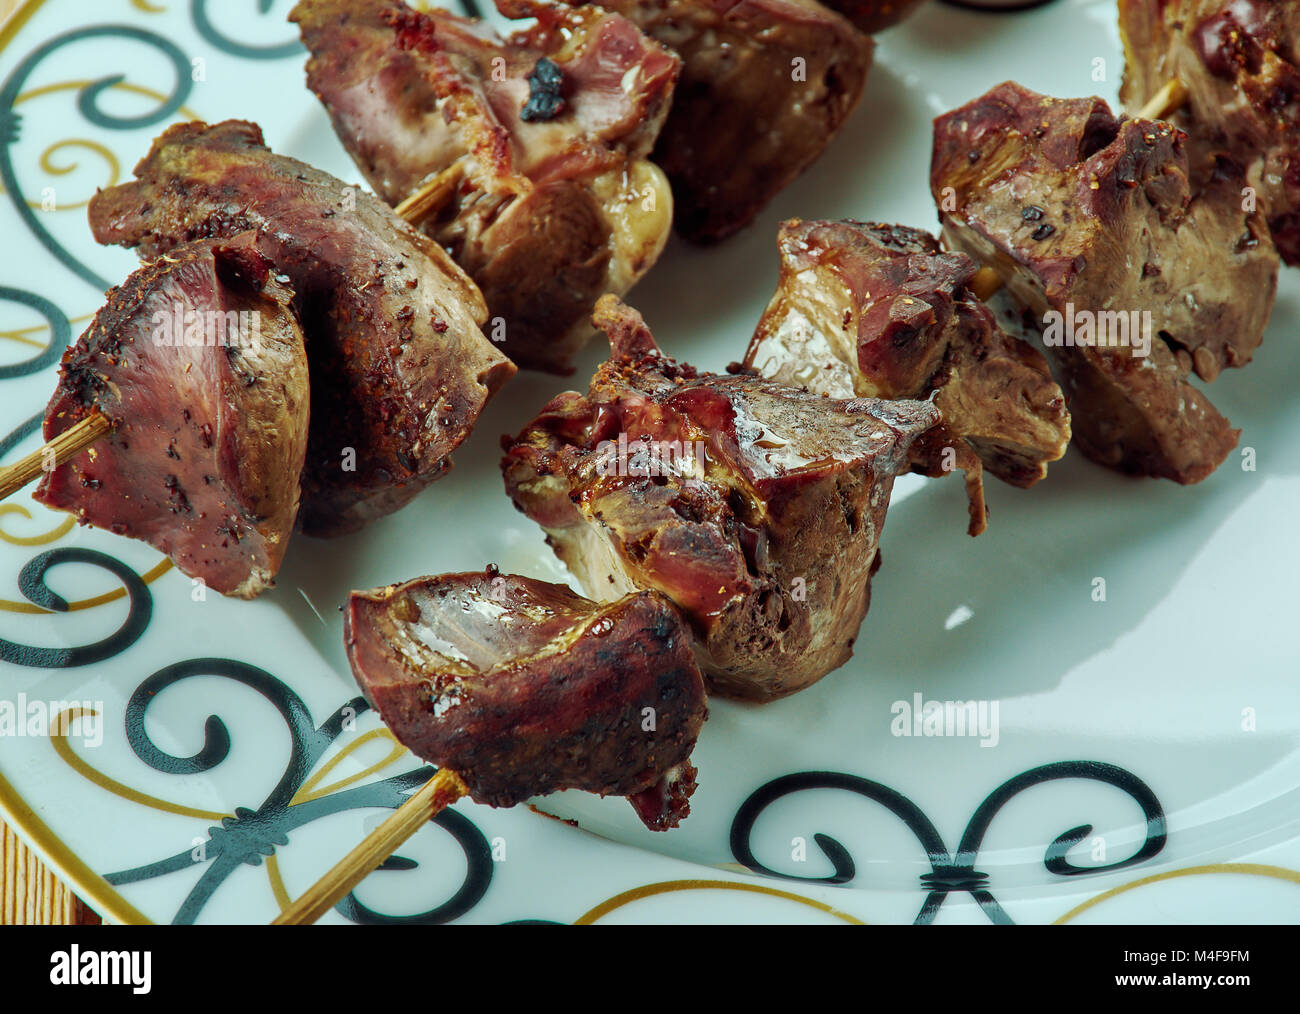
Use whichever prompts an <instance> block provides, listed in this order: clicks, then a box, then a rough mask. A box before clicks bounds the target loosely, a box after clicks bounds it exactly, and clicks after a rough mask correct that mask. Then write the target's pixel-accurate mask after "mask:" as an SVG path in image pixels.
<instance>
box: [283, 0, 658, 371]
mask: <svg viewBox="0 0 1300 1014" xmlns="http://www.w3.org/2000/svg"><path fill="white" fill-rule="evenodd" d="M501 7H502V9H503V10H505V11H506V13H507V14H509V15H511V16H517V17H530V16H536V17H538V18H539V19H540V20H539V22H538V24H537V25H536V26H535V27H533V28H531V29H529V30H528V31H526V32H520V33H518V34H515V35H512V36H511V37H510V38H509V39H506V40H504V41H503V40H502V39H500V38H498V37H497V36H496V35H495V34H494V33H492V32H491V31H490V30H487V29H485V28H484V27H483V26H482V25H480V24H478V23H477V22H474V21H469V20H466V19H464V18H459V17H456V16H454V15H452V14H448V13H446V12H444V11H438V10H434V11H431V12H430V13H428V14H423V13H418V12H416V11H414V10H412V9H411V8H409V7H407V6H406V5H405V4H403V3H401V2H399V0H301V2H300V3H299V4H298V6H297V7H295V8H294V11H293V14H292V15H291V17H292V18H293V19H294V20H295V21H297V22H298V24H299V26H300V28H301V30H302V37H303V42H304V43H305V44H306V46H307V48H308V49H309V50H310V51H311V54H312V57H311V60H310V61H309V62H308V64H307V83H308V85H309V86H310V87H311V89H312V90H313V91H314V92H315V93H316V94H317V96H318V97H319V98H320V100H321V102H323V103H324V105H325V108H326V109H328V110H329V113H330V116H331V118H332V119H333V121H334V129H335V131H336V132H337V134H338V136H339V138H340V140H342V142H343V145H344V147H346V148H347V149H348V151H349V152H350V153H351V155H352V157H353V158H354V159H355V160H356V163H357V165H358V166H359V167H360V168H361V171H362V172H363V173H364V174H365V176H366V178H367V179H368V180H369V181H370V183H371V185H372V186H374V188H375V192H376V193H377V194H378V195H379V196H380V197H381V198H383V199H384V200H386V201H388V202H389V203H390V204H398V203H400V202H401V201H403V200H404V199H406V198H407V197H409V196H411V195H412V194H413V193H415V192H416V191H417V190H418V189H419V188H420V185H421V184H422V183H423V182H424V181H425V180H426V178H428V177H429V176H431V175H433V174H435V173H438V172H441V171H443V170H446V169H449V168H450V167H452V166H453V165H456V166H459V167H460V169H461V170H463V171H462V173H461V179H460V182H459V185H458V186H457V187H456V189H455V191H454V193H453V194H452V195H451V198H450V199H449V200H448V201H447V203H446V205H445V207H443V208H442V209H441V211H440V212H439V213H437V214H435V215H433V216H431V217H430V218H429V219H428V220H427V221H426V222H425V225H424V228H425V229H426V231H427V232H428V233H429V234H430V235H431V236H433V237H434V238H435V239H436V240H437V241H438V242H439V243H441V244H442V245H443V246H444V247H446V248H447V249H448V250H450V251H451V253H452V256H453V257H455V259H456V261H457V263H459V264H460V265H461V266H462V267H463V268H464V269H465V270H466V271H468V272H469V274H470V275H471V276H472V277H473V278H474V280H475V281H476V282H477V283H478V284H479V286H480V288H481V289H482V290H483V296H484V298H485V299H486V301H487V305H488V312H489V314H490V315H491V316H492V317H493V318H494V319H495V320H494V326H493V327H492V328H491V329H490V332H489V333H490V334H491V335H492V337H493V338H494V340H495V339H497V338H501V339H503V343H502V345H501V348H502V349H503V350H504V351H505V352H506V354H507V355H509V356H510V358H511V359H512V360H514V362H515V363H517V364H518V365H520V366H525V367H530V368H534V369H541V370H548V371H551V372H558V373H567V372H570V369H571V368H570V361H571V360H572V358H573V356H574V355H575V354H576V353H577V352H578V350H579V349H581V347H582V346H583V345H584V344H586V342H587V341H588V339H589V338H590V337H591V335H592V334H593V333H594V332H593V331H592V329H591V311H592V307H593V306H594V305H595V303H596V299H597V298H598V297H599V296H600V295H601V294H602V293H605V292H614V293H617V294H620V295H621V294H623V293H625V292H627V290H628V289H630V288H631V287H632V286H633V285H634V284H635V283H636V281H637V280H638V279H640V278H641V276H642V275H644V274H645V272H646V271H648V270H649V269H650V267H651V265H653V264H654V262H655V261H656V260H657V259H658V257H659V254H660V252H661V251H662V250H663V247H664V244H665V243H666V242H667V239H668V233H669V230H670V227H671V222H672V196H671V192H670V190H669V188H668V182H667V180H666V179H665V178H664V176H663V173H661V172H660V171H659V169H658V168H657V167H655V166H654V165H652V164H651V163H649V162H648V161H646V155H647V153H648V152H649V151H650V148H651V146H652V145H653V144H654V141H655V137H656V136H657V135H658V133H659V128H660V126H661V125H662V124H663V120H664V117H665V116H666V115H667V112H668V104H669V100H670V97H671V95H672V91H673V85H674V83H675V82H676V80H677V74H678V70H679V67H680V62H679V61H678V59H677V57H676V56H674V55H673V54H672V53H670V52H669V51H668V50H666V49H665V48H664V47H662V46H660V45H658V44H657V43H655V42H652V41H651V40H649V39H647V38H646V37H645V36H644V35H642V34H641V32H640V31H638V30H637V28H636V26H635V25H633V24H632V23H631V22H630V21H628V20H627V19H625V18H622V17H619V16H617V15H611V14H607V13H605V12H604V11H603V10H600V9H598V8H591V9H581V10H575V9H572V8H569V7H565V6H555V5H550V4H538V3H532V2H529V0H512V2H510V3H502V4H501Z"/></svg>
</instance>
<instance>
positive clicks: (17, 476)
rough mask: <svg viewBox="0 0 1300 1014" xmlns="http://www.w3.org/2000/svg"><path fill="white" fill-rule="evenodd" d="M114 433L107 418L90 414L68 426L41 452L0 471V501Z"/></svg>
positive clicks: (37, 451)
mask: <svg viewBox="0 0 1300 1014" xmlns="http://www.w3.org/2000/svg"><path fill="white" fill-rule="evenodd" d="M112 429H113V424H112V423H111V422H109V421H108V417H107V416H105V415H102V414H101V413H99V412H91V413H90V415H88V416H86V418H84V419H82V420H80V421H79V422H78V423H76V424H75V425H73V426H69V427H68V428H67V429H66V430H64V431H63V432H62V433H60V434H59V435H58V436H57V437H55V438H54V439H53V440H51V441H50V442H49V443H48V444H46V445H45V446H43V447H42V448H40V450H36V451H32V453H31V454H29V455H27V457H25V458H23V459H22V461H19V462H18V463H17V464H14V465H10V466H9V467H8V468H4V469H0V500H3V499H5V498H6V497H9V496H12V495H13V494H14V493H17V492H18V491H19V490H20V489H22V488H23V487H24V486H26V485H27V484H28V483H29V482H31V481H32V480H34V479H37V478H39V477H40V476H41V474H42V473H44V472H49V471H53V470H54V469H56V468H58V467H59V466H60V465H64V464H66V463H67V462H69V461H71V460H72V459H73V458H75V457H76V456H77V455H78V454H80V453H81V452H82V451H84V450H85V449H86V448H87V447H89V446H90V445H91V444H93V443H94V442H95V441H96V440H99V439H100V438H101V437H104V436H107V435H108V434H109V432H111V431H112Z"/></svg>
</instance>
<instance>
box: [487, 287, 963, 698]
mask: <svg viewBox="0 0 1300 1014" xmlns="http://www.w3.org/2000/svg"><path fill="white" fill-rule="evenodd" d="M596 322H597V324H598V325H599V326H600V327H601V328H602V330H604V331H605V332H606V333H607V334H608V335H609V338H610V345H611V350H612V351H611V356H610V359H609V360H608V361H607V362H606V363H605V364H604V365H603V366H601V368H600V369H599V371H598V372H597V374H596V376H595V377H594V378H593V380H592V383H591V387H590V390H589V392H588V394H587V395H586V396H583V395H580V394H577V393H576V392H569V393H567V394H561V395H559V396H558V397H556V398H555V399H553V400H552V401H551V403H550V404H549V405H547V406H546V407H545V408H544V409H543V410H542V412H541V414H540V415H539V416H538V417H537V418H536V419H535V420H534V421H533V422H532V423H531V424H530V425H529V426H528V427H527V428H526V429H525V430H524V431H523V432H522V433H521V434H520V435H519V436H518V437H517V438H515V439H514V440H513V441H507V442H506V452H507V453H506V457H505V459H504V461H503V463H502V468H503V471H504V474H505V479H506V487H507V489H508V491H509V493H510V495H511V498H512V499H513V500H514V502H515V505H516V506H517V507H519V509H520V510H522V511H523V512H524V513H525V514H527V515H528V516H529V517H530V518H532V519H533V520H534V521H536V522H537V523H538V524H540V525H541V526H542V527H543V528H544V529H545V530H546V532H547V534H548V536H549V541H550V544H551V546H552V547H553V548H554V549H555V551H556V553H557V554H558V555H559V556H560V558H561V559H562V560H563V561H564V562H565V564H566V565H567V566H568V567H569V569H570V570H571V571H572V572H573V573H574V574H575V575H576V576H577V577H578V579H579V580H580V581H581V582H582V585H583V587H584V589H586V591H587V593H588V594H589V595H591V596H592V597H593V598H598V599H609V598H614V597H617V596H619V595H622V594H625V593H626V592H627V591H630V590H634V589H644V588H653V589H657V590H659V591H662V592H663V593H664V594H665V595H667V596H668V597H669V598H670V599H671V600H672V601H673V602H674V603H675V604H676V605H677V606H678V607H679V608H680V609H681V610H682V611H683V613H684V614H685V615H686V617H687V619H688V621H689V622H690V624H691V626H692V628H693V629H694V631H695V634H696V637H697V644H698V650H699V655H700V659H701V665H702V667H703V668H704V670H705V672H706V673H707V674H708V676H709V678H710V682H711V685H712V686H713V687H714V688H715V689H717V690H718V691H720V692H722V693H725V694H728V695H732V696H740V697H748V698H752V699H758V700H766V699H770V698H774V697H781V696H784V695H786V694H790V693H794V692H795V691H797V690H799V689H802V688H803V687H805V686H808V685H809V684H811V683H813V682H815V681H816V680H818V679H820V678H821V677H822V676H824V675H826V673H828V672H830V671H831V670H833V669H835V668H836V667H837V666H839V665H841V664H843V663H844V662H845V661H846V660H847V659H848V658H849V657H850V655H851V654H852V650H851V649H852V644H853V641H854V638H855V637H856V636H857V631H858V627H859V625H860V624H861V621H862V618H863V616H864V615H865V614H866V610H867V604H868V599H869V581H870V577H871V574H872V573H873V572H874V570H875V568H876V567H877V566H878V557H877V547H878V544H879V538H880V530H881V527H882V526H883V524H884V520H885V512H886V510H887V508H888V505H889V495H890V491H891V490H892V487H893V480H894V477H895V476H896V475H898V474H900V473H902V472H905V471H906V470H907V468H908V462H909V454H910V451H911V448H912V445H913V443H914V441H916V439H917V438H918V437H920V436H921V435H922V434H923V433H925V432H926V431H928V430H930V429H931V428H933V427H934V426H935V425H937V424H938V422H939V413H938V410H937V409H935V408H934V407H933V406H932V405H929V404H926V403H923V402H915V401H893V402H887V401H876V400H871V399H848V400H832V399H827V398H822V397H820V396H818V395H814V394H808V393H805V392H802V391H799V390H796V389H793V388H790V387H787V386H786V385H784V384H778V383H774V382H772V381H768V380H764V379H762V378H759V377H755V376H748V375H747V376H717V375H711V374H700V373H698V372H697V371H696V370H694V369H693V368H691V367H689V366H685V365H680V364H678V363H676V362H675V361H674V360H672V359H670V358H669V357H667V356H665V355H663V354H662V353H661V352H660V351H659V349H658V346H657V345H656V344H655V341H654V338H653V337H652V336H651V334H650V331H649V330H648V329H647V328H646V326H645V323H644V321H642V319H641V317H640V315H639V314H637V313H636V311H634V310H632V309H630V308H629V307H626V306H624V305H622V304H621V303H619V302H618V301H617V300H614V299H612V298H610V299H605V300H602V301H601V303H600V304H599V306H598V309H597V316H596Z"/></svg>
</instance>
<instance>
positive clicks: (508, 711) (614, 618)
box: [344, 568, 708, 831]
mask: <svg viewBox="0 0 1300 1014" xmlns="http://www.w3.org/2000/svg"><path fill="white" fill-rule="evenodd" d="M344 638H345V640H346V644H347V651H348V659H349V661H350V662H351V663H352V671H353V673H354V674H355V675H356V678H357V683H358V684H359V685H360V686H361V689H362V690H363V691H364V692H365V695H366V697H367V698H368V699H369V700H370V701H371V703H373V704H374V706H375V708H376V710H377V711H378V712H379V714H380V715H381V716H382V717H383V719H384V721H385V722H386V723H387V725H388V727H389V728H390V729H391V730H392V732H393V735H394V736H396V737H397V739H398V740H399V741H400V742H401V743H402V744H403V745H404V746H406V747H407V748H408V749H410V750H411V751H412V752H414V753H415V754H416V755H417V756H419V757H422V758H423V759H425V760H427V761H431V762H433V763H435V764H437V765H438V766H439V767H446V768H450V769H451V770H453V771H455V772H456V773H457V774H459V775H460V776H461V778H462V779H463V780H464V781H465V784H466V785H468V786H469V791H470V795H471V796H472V797H473V798H474V799H475V800H476V801H477V802H480V803H487V804H489V805H491V806H514V805H515V804H516V803H521V802H523V801H524V800H526V799H529V798H531V797H533V796H544V795H547V794H548V793H551V792H558V791H559V790H561V789H582V790H585V791H587V792H596V793H599V794H600V795H602V796H607V795H616V796H629V797H631V802H632V804H633V806H634V807H635V808H636V810H637V814H638V815H639V816H640V817H641V819H642V820H643V821H644V822H645V824H646V826H647V827H649V828H650V829H651V830H653V831H665V830H667V829H668V828H670V827H676V826H677V824H678V822H679V821H680V820H681V818H683V817H685V816H686V815H687V814H688V813H689V812H690V806H689V804H688V803H687V798H688V797H689V796H690V794H691V792H692V791H694V789H695V769H694V767H692V766H691V763H690V760H689V758H690V755H691V750H692V749H694V747H695V740H696V737H698V736H699V733H700V727H701V725H703V723H704V720H705V718H706V717H707V714H708V710H707V707H706V704H705V698H704V681H703V679H701V677H700V670H699V668H698V667H697V666H696V663H695V658H694V655H693V653H692V649H691V632H690V630H689V629H688V628H687V626H686V625H685V623H683V622H682V618H681V617H680V616H679V615H678V613H677V610H676V609H674V608H673V606H672V604H671V603H670V602H669V601H668V600H667V599H665V598H664V597H663V596H662V595H659V594H658V593H657V592H634V593H632V594H629V595H625V596H623V597H622V598H620V599H618V600H617V601H615V602H612V603H610V604H606V605H601V604H599V603H596V602H592V601H590V600H588V599H584V598H582V596H580V595H575V594H574V593H573V592H572V591H570V590H569V589H568V588H565V587H564V586H563V585H557V584H547V583H545V582H543V581H534V580H531V579H529V578H526V577H515V576H513V575H508V576H507V575H501V574H498V573H497V572H496V570H495V569H493V568H489V569H488V570H487V572H485V573H483V574H444V575H442V576H440V577H427V578H421V579H419V580H416V581H408V582H407V583H406V584H402V585H391V586H389V587H387V588H379V589H376V590H374V591H368V592H353V593H352V595H351V597H350V598H349V599H348V604H347V608H346V610H345V611H344Z"/></svg>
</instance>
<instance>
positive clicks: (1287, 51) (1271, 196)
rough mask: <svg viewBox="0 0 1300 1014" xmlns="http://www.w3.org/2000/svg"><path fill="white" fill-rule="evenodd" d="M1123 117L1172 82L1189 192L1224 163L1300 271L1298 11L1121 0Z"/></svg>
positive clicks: (1230, 3)
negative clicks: (1235, 171) (1184, 138)
mask: <svg viewBox="0 0 1300 1014" xmlns="http://www.w3.org/2000/svg"><path fill="white" fill-rule="evenodd" d="M1119 26H1120V33H1121V35H1122V36H1123V39H1124V55H1125V70H1124V86H1123V88H1122V89H1121V91H1120V97H1121V98H1122V99H1123V101H1124V103H1125V104H1126V105H1128V106H1129V107H1130V108H1134V107H1139V106H1142V105H1143V104H1145V103H1147V102H1149V101H1151V100H1152V99H1153V98H1154V97H1155V96H1157V95H1159V94H1160V93H1161V91H1162V90H1163V89H1164V88H1166V87H1167V86H1168V85H1169V83H1170V82H1177V85H1178V89H1179V93H1180V96H1181V98H1182V103H1181V107H1180V108H1179V109H1178V110H1176V111H1174V112H1171V113H1170V115H1169V117H1168V119H1169V121H1170V122H1171V123H1173V124H1174V125H1175V126H1178V127H1181V128H1182V129H1183V130H1185V131H1187V135H1188V142H1187V149H1188V156H1189V161H1190V172H1191V176H1192V185H1193V188H1194V189H1199V188H1200V186H1201V185H1203V183H1204V182H1205V181H1206V180H1207V179H1208V178H1212V177H1213V176H1214V174H1215V173H1216V171H1217V166H1218V162H1219V160H1220V159H1222V158H1227V159H1229V160H1231V161H1232V162H1233V163H1235V164H1236V165H1237V167H1238V168H1240V169H1241V170H1242V172H1243V173H1244V175H1245V178H1246V183H1247V184H1248V185H1249V186H1250V187H1251V188H1252V190H1253V192H1254V194H1255V195H1256V197H1257V198H1258V201H1259V203H1260V206H1261V207H1263V208H1264V210H1265V213H1266V214H1267V216H1268V224H1269V228H1270V229H1271V230H1272V234H1273V242H1274V243H1275V244H1276V246H1277V250H1278V253H1280V254H1281V255H1282V258H1283V260H1284V261H1286V263H1287V264H1291V265H1295V264H1300V8H1297V6H1296V5H1295V4H1293V3H1273V2H1268V0H1120V3H1119Z"/></svg>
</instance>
